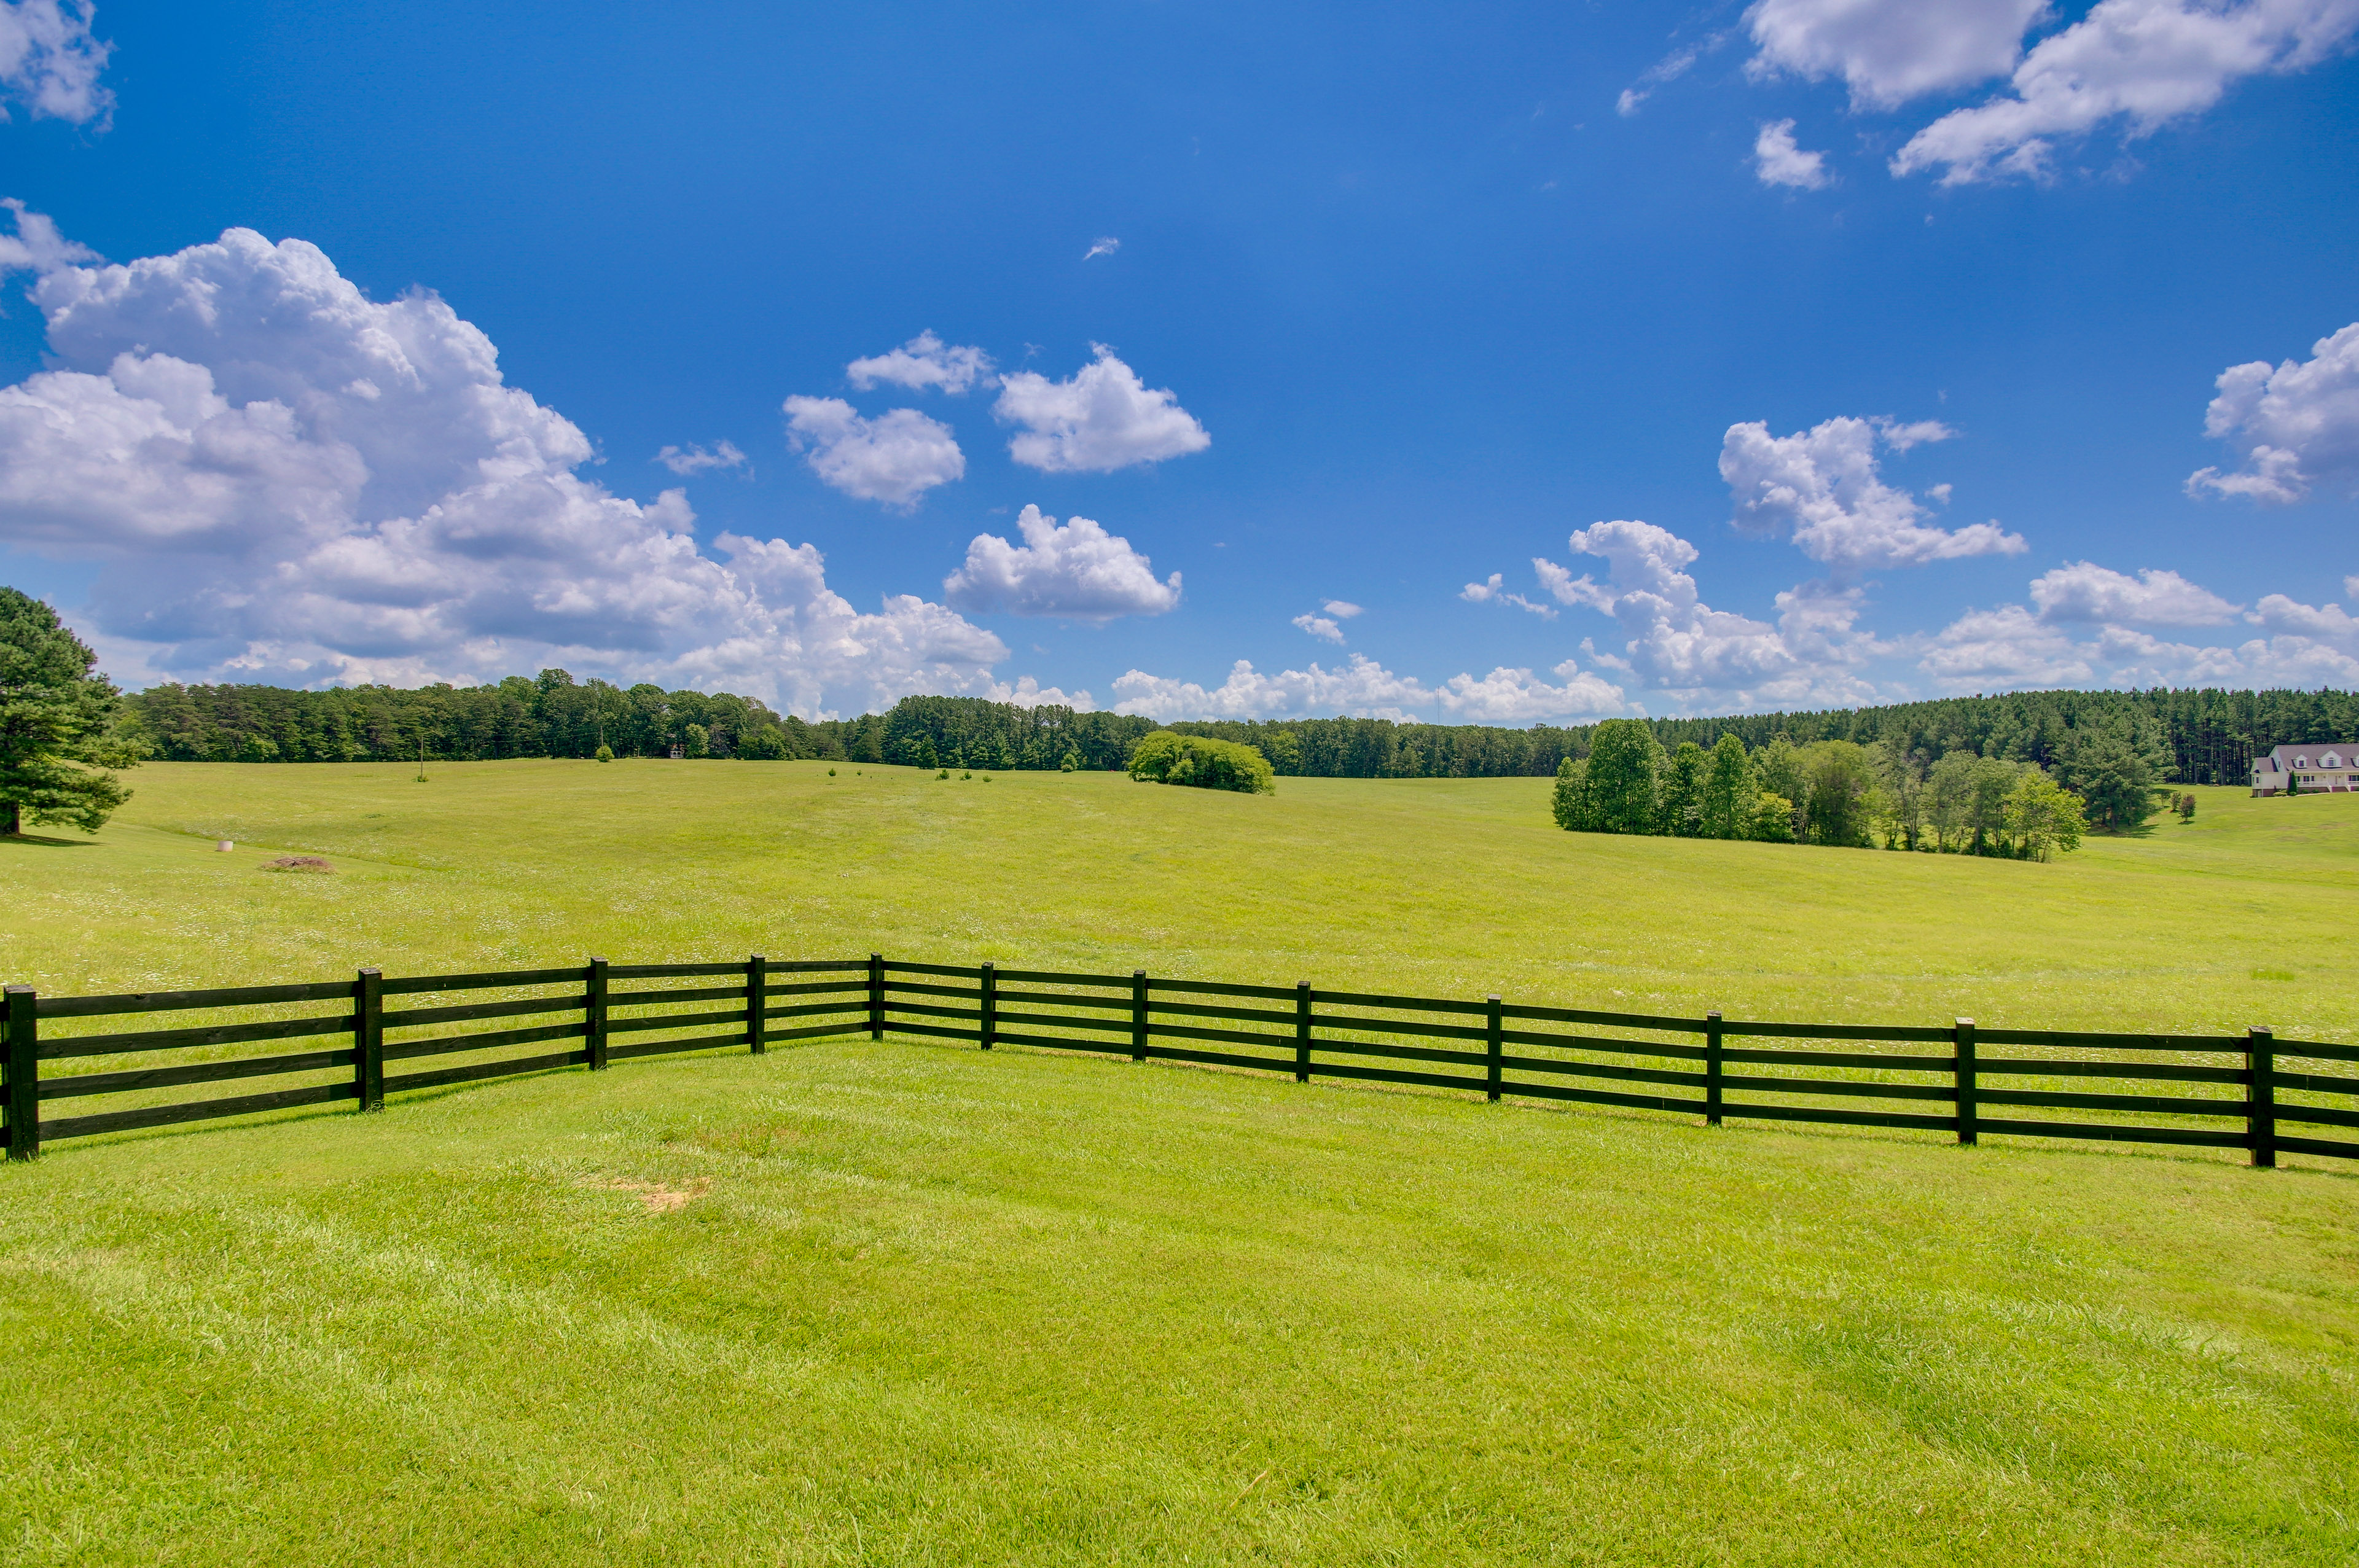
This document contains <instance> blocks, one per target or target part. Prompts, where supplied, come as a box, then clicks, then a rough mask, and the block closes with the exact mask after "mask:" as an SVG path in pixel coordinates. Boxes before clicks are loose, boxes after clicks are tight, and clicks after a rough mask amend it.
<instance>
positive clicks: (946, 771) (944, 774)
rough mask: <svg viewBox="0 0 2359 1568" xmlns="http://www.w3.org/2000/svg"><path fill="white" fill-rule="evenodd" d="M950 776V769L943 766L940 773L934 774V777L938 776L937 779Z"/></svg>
mask: <svg viewBox="0 0 2359 1568" xmlns="http://www.w3.org/2000/svg"><path fill="white" fill-rule="evenodd" d="M950 776H951V771H950V769H948V768H944V769H943V770H942V771H941V772H940V773H936V774H935V775H934V777H936V778H938V779H946V778H948V777H950Z"/></svg>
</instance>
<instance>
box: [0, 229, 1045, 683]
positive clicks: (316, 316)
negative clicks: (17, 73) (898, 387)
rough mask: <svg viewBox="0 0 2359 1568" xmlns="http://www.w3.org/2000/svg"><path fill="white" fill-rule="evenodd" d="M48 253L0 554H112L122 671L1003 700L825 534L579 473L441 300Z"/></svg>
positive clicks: (259, 268)
mask: <svg viewBox="0 0 2359 1568" xmlns="http://www.w3.org/2000/svg"><path fill="white" fill-rule="evenodd" d="M25 217H26V218H27V219H29V218H30V215H29V214H27V215H25ZM33 227H34V225H32V224H31V223H30V222H24V223H22V224H20V228H19V233H20V235H21V234H24V233H27V232H30V231H31V230H32V228H33ZM49 249H50V252H51V261H50V264H49V265H47V266H45V267H43V268H41V269H40V270H39V273H38V278H37V280H36V282H35V284H34V287H33V289H32V297H33V299H34V301H35V302H36V303H37V304H38V306H39V308H40V309H41V310H42V312H43V315H44V317H45V318H46V320H47V323H48V330H49V358H50V362H51V363H52V364H53V365H54V366H55V367H56V368H54V369H50V370H45V371H42V372H39V373H36V374H33V375H31V376H28V377H27V378H26V379H25V380H24V381H22V382H19V383H18V384H15V385H13V386H8V387H5V388H0V542H5V543H6V544H9V545H12V546H17V547H21V548H25V549H27V550H30V551H33V552H35V553H38V554H41V555H45V556H49V557H54V558H60V559H73V560H94V561H96V562H98V563H100V570H99V574H98V577H97V579H96V581H95V584H94V586H93V588H92V591H91V595H90V600H89V607H88V609H87V611H83V612H78V613H79V614H80V617H81V622H82V624H84V625H85V626H86V627H87V628H88V630H89V631H90V632H91V633H92V635H93V637H94V638H95V639H96V640H97V641H98V642H99V643H100V644H101V646H102V648H103V650H104V651H105V653H106V655H107V659H108V662H109V667H110V668H111V669H113V670H114V672H115V673H117V674H118V675H124V676H126V677H128V678H134V679H137V678H155V677H158V676H169V677H171V678H177V679H184V680H203V679H243V680H261V681H279V682H286V683H289V684H294V685H321V684H327V683H331V682H334V681H349V682H362V681H380V680H381V681H393V682H417V681H421V680H434V679H447V680H471V679H479V678H484V677H487V676H504V675H510V674H515V673H517V672H519V671H529V670H532V669H534V668H536V667H538V666H540V665H550V664H562V665H566V666H567V667H569V668H571V669H573V670H575V671H577V672H579V673H588V674H598V675H604V676H612V677H614V678H616V679H619V680H640V679H646V680H656V681H659V682H662V683H664V684H668V685H694V686H700V687H731V688H733V689H736V690H741V691H745V692H749V693H751V694H753V695H756V696H760V697H766V698H767V699H769V700H771V701H774V702H777V703H779V704H780V705H781V706H785V707H788V708H791V709H793V710H794V711H797V712H800V713H804V714H806V715H815V714H818V713H821V712H824V711H829V710H831V709H832V708H835V707H836V706H837V705H839V704H853V705H858V706H870V705H874V704H877V703H889V702H891V701H892V700H894V699H895V698H896V697H899V696H901V695H903V694H905V693H908V692H912V691H926V692H949V693H975V694H978V695H979V694H982V693H984V692H988V691H990V690H992V689H994V687H995V682H994V680H993V677H992V673H991V666H992V665H995V664H996V663H998V662H999V661H1001V660H1004V659H1005V658H1006V656H1007V650H1006V647H1005V646H1004V645H1003V644H1002V643H1000V642H999V640H998V639H997V638H996V637H995V636H993V635H992V634H991V633H989V632H987V631H984V629H982V628H981V627H978V626H974V625H973V624H971V623H969V622H966V621H964V620H962V618H960V617H959V616H958V615H957V614H955V613H953V612H952V611H949V610H947V609H945V608H944V607H943V606H941V605H939V604H932V603H929V602H927V601H925V600H921V599H919V598H916V597H914V596H910V595H897V596H892V597H888V598H886V600H884V601H883V604H882V606H881V607H880V610H879V612H877V613H875V614H864V613H862V612H859V611H855V610H854V609H853V606H852V605H851V604H849V603H848V602H846V601H845V600H844V599H843V597H842V596H841V595H839V594H836V593H835V592H833V591H832V590H831V589H829V588H828V587H827V584H826V580H825V576H824V562H823V561H822V559H821V556H820V552H819V551H818V550H817V549H815V548H814V547H812V546H810V545H807V544H806V545H794V544H789V543H788V542H787V541H786V540H783V539H766V540H763V539H752V538H746V537H742V536H738V535H722V536H721V538H720V539H719V540H718V541H717V545H718V547H719V549H720V551H721V552H722V554H723V556H724V557H726V559H725V561H724V560H715V559H712V558H711V557H707V556H705V555H704V554H702V553H701V551H700V550H699V549H698V547H697V544H696V540H695V537H694V535H693V533H692V525H693V523H694V514H693V513H692V512H690V509H689V506H688V503H687V500H686V497H685V495H684V494H683V493H682V492H679V491H677V490H672V491H666V492H663V494H662V495H660V496H659V497H658V498H657V499H656V500H655V501H653V502H648V503H642V502H638V501H635V500H632V499H629V498H627V497H625V496H620V495H616V494H614V493H612V492H609V491H607V490H606V489H605V488H604V487H603V486H601V485H599V484H596V483H594V482H592V481H588V480H585V479H583V478H582V476H581V475H580V474H578V473H577V472H576V471H575V470H576V469H577V468H579V467H580V465H582V463H584V462H586V461H587V460H589V459H590V458H591V456H592V449H591V445H590V442H589V440H588V439H587V438H585V437H584V436H583V435H582V431H581V430H580V429H578V428H577V427H575V426H574V425H573V424H572V423H571V421H569V420H567V419H565V418H564V417H563V416H560V415H559V414H558V413H556V412H555V411H554V410H552V409H549V408H547V407H544V406H541V405H540V404H538V402H536V401H534V399H533V398H532V397H531V396H530V395H527V394H526V393H524V392H522V391H520V390H518V389H516V388H515V387H512V386H508V385H506V384H505V383H504V382H503V380H502V378H501V375H500V371H499V362H498V355H497V352H496V351H495V349H494V348H493V345H492V343H491V341H490V340H489V339H488V338H486V337H485V336H484V334H483V333H482V332H481V331H480V330H477V329H476V328H475V327H473V326H472V325H471V324H469V323H468V322H466V321H464V320H462V319H460V318H459V316H458V315H457V314H456V313H455V312H454V311H452V310H451V308H450V307H449V306H448V305H446V304H445V303H443V301H442V300H440V298H438V297H435V296H433V295H431V294H426V293H412V294H409V295H407V296H404V297H401V298H399V299H396V300H393V301H391V302H388V303H384V304H379V303H375V302H374V301H371V300H370V299H368V298H367V297H365V296H364V295H363V294H362V293H361V292H360V290H359V289H357V288H355V287H353V285H352V284H351V283H350V282H348V281H347V280H345V279H344V278H343V277H342V276H339V275H338V273H337V271H336V268H335V266H334V265H333V264H332V262H331V261H330V260H329V259H328V257H327V256H326V255H324V254H321V252H320V251H319V250H318V249H317V248H316V247H314V246H311V245H309V244H306V243H303V242H301V241H298V240H288V241H283V242H281V243H277V244H275V245H274V244H272V243H270V242H269V241H267V240H266V239H265V238H264V237H263V236H262V235H260V234H257V233H255V232H252V231H251V230H245V229H232V230H230V231H228V232H226V233H224V234H223V236H222V237H221V239H220V240H219V241H217V242H215V243H210V244H202V245H193V246H190V247H189V248H188V249H186V250H183V251H180V252H178V253H176V254H170V255H163V256H150V257H147V258H144V259H142V260H139V261H136V262H133V263H130V264H129V265H112V266H100V265H89V266H82V265H71V264H69V263H65V262H61V261H58V260H56V259H55V257H56V251H57V247H56V246H54V245H52V246H50V247H49ZM12 260H21V258H19V257H15V256H11V255H0V262H7V261H12Z"/></svg>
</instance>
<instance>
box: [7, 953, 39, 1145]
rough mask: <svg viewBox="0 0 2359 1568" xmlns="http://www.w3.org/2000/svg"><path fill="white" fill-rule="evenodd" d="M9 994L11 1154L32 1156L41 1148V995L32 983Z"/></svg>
mask: <svg viewBox="0 0 2359 1568" xmlns="http://www.w3.org/2000/svg"><path fill="white" fill-rule="evenodd" d="M7 994H8V1082H7V1093H8V1158H10V1159H11V1160H30V1159H32V1158H34V1157H35V1156H36V1155H38V1154H39V1153H40V1152H41V1025H40V1021H39V1019H38V1017H37V1016H36V1013H37V1011H38V1009H39V1007H40V998H39V996H38V994H37V993H36V992H35V991H34V989H33V988H32V987H30V986H10V987H8V988H7Z"/></svg>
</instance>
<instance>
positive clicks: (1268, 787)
mask: <svg viewBox="0 0 2359 1568" xmlns="http://www.w3.org/2000/svg"><path fill="white" fill-rule="evenodd" d="M1130 776H1131V777H1132V778H1135V779H1139V780H1142V781H1152V782H1153V783H1156V784H1190V785H1193V786H1194V787H1196V788H1198V789H1232V790H1236V791H1238V792H1240V793H1241V794H1245V795H1275V794H1277V780H1276V778H1275V776H1274V775H1273V773H1271V770H1270V765H1269V759H1268V758H1266V757H1265V756H1263V755H1262V754H1261V752H1259V751H1257V750H1256V749H1255V748H1254V747H1251V746H1241V745H1239V744H1237V743H1236V742H1235V741H1215V740H1212V739H1211V738H1210V737H1208V736H1203V735H1180V734H1175V733H1174V732H1173V731H1171V730H1157V731H1155V733H1153V734H1152V735H1149V736H1147V738H1146V739H1145V740H1143V741H1140V742H1139V743H1138V749H1137V750H1136V751H1135V752H1132V753H1131V754H1130Z"/></svg>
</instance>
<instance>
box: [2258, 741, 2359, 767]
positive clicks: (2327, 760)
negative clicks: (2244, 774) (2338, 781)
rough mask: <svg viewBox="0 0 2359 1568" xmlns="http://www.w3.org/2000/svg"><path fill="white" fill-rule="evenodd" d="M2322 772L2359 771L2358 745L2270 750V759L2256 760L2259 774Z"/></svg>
mask: <svg viewBox="0 0 2359 1568" xmlns="http://www.w3.org/2000/svg"><path fill="white" fill-rule="evenodd" d="M2319 768H2325V769H2329V770H2335V769H2343V768H2350V769H2354V770H2359V741H2319V742H2316V743H2315V744H2312V743H2309V742H2303V743H2301V744H2299V745H2289V746H2277V747H2273V748H2271V749H2270V752H2269V754H2268V755H2267V756H2266V757H2255V758H2254V759H2253V771H2254V772H2256V773H2309V772H2310V771H2312V770H2314V769H2319Z"/></svg>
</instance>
